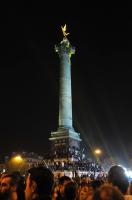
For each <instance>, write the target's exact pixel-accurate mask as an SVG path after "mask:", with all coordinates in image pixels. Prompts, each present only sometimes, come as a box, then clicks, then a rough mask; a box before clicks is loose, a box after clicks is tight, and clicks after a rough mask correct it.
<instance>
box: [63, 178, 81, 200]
mask: <svg viewBox="0 0 132 200" xmlns="http://www.w3.org/2000/svg"><path fill="white" fill-rule="evenodd" d="M64 199H65V200H76V199H78V186H77V184H76V183H75V182H73V181H71V182H69V183H67V184H66V185H65V189H64Z"/></svg>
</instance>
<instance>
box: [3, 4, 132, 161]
mask: <svg viewBox="0 0 132 200" xmlns="http://www.w3.org/2000/svg"><path fill="white" fill-rule="evenodd" d="M65 4H66V5H65V6H64V2H63V5H62V7H57V6H56V7H54V5H52V8H51V9H50V5H49V6H47V7H46V6H45V7H44V6H42V5H38V4H37V6H36V4H32V5H30V6H29V7H28V8H22V7H21V6H18V7H17V6H16V7H14V8H11V7H10V8H8V9H5V12H4V15H3V17H2V24H1V45H0V47H1V54H0V55H1V56H0V62H1V67H0V94H1V95H0V96H1V98H0V134H1V140H0V151H1V155H5V154H8V153H9V152H12V151H17V150H26V151H34V152H37V153H40V154H43V153H44V152H46V151H47V149H48V148H49V143H48V137H49V136H50V132H51V131H55V130H57V127H58V98H59V57H58V55H57V54H56V53H55V52H54V45H55V44H58V43H59V42H60V41H61V40H62V33H61V29H60V26H61V25H64V24H65V23H66V24H67V27H68V31H69V32H70V36H69V40H70V42H71V44H72V45H73V46H75V47H76V54H75V55H74V56H73V57H72V91H73V118H74V120H73V121H74V128H75V129H76V130H77V131H79V132H80V133H81V137H82V139H83V141H84V145H85V147H86V148H88V149H89V147H90V148H94V147H100V148H102V149H103V151H104V153H105V154H107V155H111V156H122V157H123V158H127V156H128V155H132V149H131V148H132V145H131V142H132V134H131V133H132V94H131V93H132V78H131V77H132V39H131V38H132V29H131V24H132V23H131V22H132V20H131V10H130V9H129V8H109V6H106V7H104V8H91V7H89V6H87V7H86V5H81V3H80V4H79V3H76V6H75V8H74V6H71V7H70V4H69V5H68V4H67V3H65ZM128 7H129V6H128Z"/></svg>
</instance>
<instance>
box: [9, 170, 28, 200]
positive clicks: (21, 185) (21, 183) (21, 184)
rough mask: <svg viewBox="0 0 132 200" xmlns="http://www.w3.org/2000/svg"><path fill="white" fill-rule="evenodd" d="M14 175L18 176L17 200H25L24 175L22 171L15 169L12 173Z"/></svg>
mask: <svg viewBox="0 0 132 200" xmlns="http://www.w3.org/2000/svg"><path fill="white" fill-rule="evenodd" d="M12 174H13V176H14V177H15V178H16V180H17V190H16V192H17V200H24V199H25V193H24V190H25V184H24V177H23V176H21V174H20V172H18V171H15V172H13V173H12Z"/></svg>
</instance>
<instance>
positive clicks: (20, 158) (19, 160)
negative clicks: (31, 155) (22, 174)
mask: <svg viewBox="0 0 132 200" xmlns="http://www.w3.org/2000/svg"><path fill="white" fill-rule="evenodd" d="M13 161H14V162H15V163H17V164H18V163H21V162H23V158H22V157H21V156H20V155H17V156H15V157H13Z"/></svg>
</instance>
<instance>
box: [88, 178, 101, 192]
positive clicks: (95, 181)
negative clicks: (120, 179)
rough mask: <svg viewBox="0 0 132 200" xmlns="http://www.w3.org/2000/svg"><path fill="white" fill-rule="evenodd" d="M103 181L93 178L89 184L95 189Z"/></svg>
mask: <svg viewBox="0 0 132 200" xmlns="http://www.w3.org/2000/svg"><path fill="white" fill-rule="evenodd" d="M103 183H104V181H103V180H93V181H92V182H91V186H92V188H93V190H94V191H96V190H97V189H98V188H99V187H100V186H101V185H103Z"/></svg>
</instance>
